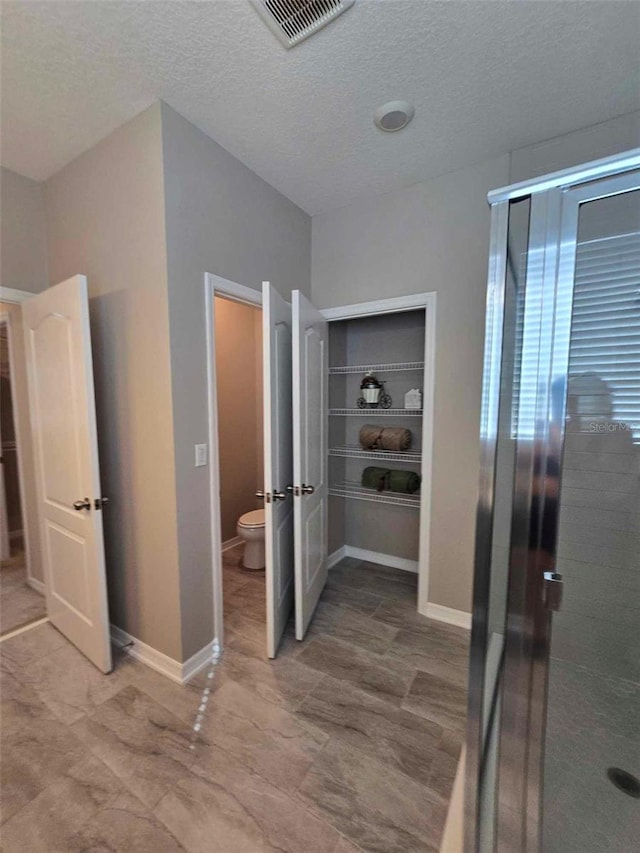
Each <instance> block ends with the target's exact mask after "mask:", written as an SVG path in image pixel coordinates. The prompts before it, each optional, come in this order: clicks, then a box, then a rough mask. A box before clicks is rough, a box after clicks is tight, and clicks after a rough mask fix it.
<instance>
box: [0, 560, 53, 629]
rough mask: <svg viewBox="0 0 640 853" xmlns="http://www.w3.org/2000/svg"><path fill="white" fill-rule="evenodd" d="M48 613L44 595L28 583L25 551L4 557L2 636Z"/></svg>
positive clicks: (0, 572) (0, 589) (0, 610)
mask: <svg viewBox="0 0 640 853" xmlns="http://www.w3.org/2000/svg"><path fill="white" fill-rule="evenodd" d="M46 615H47V605H46V601H45V598H44V596H43V595H40V593H38V592H36V591H35V589H32V588H31V587H30V586H29V585H28V584H27V568H26V566H25V562H24V552H23V551H20V552H19V553H17V554H15V555H12V556H11V558H10V559H9V560H3V561H2V565H1V567H0V636H2V635H4V634H9V633H11V631H15V630H16V629H17V628H21V627H22V626H23V625H28V624H29V623H30V622H37V620H38V619H42V618H44V617H45V616H46Z"/></svg>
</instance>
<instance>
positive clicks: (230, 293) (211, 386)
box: [204, 272, 262, 649]
mask: <svg viewBox="0 0 640 853" xmlns="http://www.w3.org/2000/svg"><path fill="white" fill-rule="evenodd" d="M216 294H220V295H221V296H225V297H227V298H228V299H233V300H235V301H236V302H243V303H245V304H246V305H253V306H255V307H257V308H262V293H261V292H260V291H258V290H254V289H253V288H251V287H246V286H245V285H244V284H237V283H236V282H235V281H230V280H229V279H227V278H221V276H219V275H214V274H213V273H209V272H206V273H205V274H204V301H205V333H206V341H207V410H208V415H209V434H208V439H209V509H210V530H211V575H212V582H213V630H214V637H215V640H216V641H217V643H218V645H219V647H220V649H222V644H223V640H224V619H223V603H222V547H223V542H222V530H221V527H220V511H221V507H220V454H219V448H218V395H217V390H216V340H215V325H214V323H215V312H214V304H215V303H214V299H215V296H216Z"/></svg>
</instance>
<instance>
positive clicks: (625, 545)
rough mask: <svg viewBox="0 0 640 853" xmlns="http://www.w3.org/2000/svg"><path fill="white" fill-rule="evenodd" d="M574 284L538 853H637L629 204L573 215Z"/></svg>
mask: <svg viewBox="0 0 640 853" xmlns="http://www.w3.org/2000/svg"><path fill="white" fill-rule="evenodd" d="M573 284H574V286H573V306H572V313H571V325H570V331H569V371H568V386H567V396H566V419H565V439H564V453H563V458H562V467H561V490H560V500H559V527H558V542H557V561H556V563H557V569H556V570H557V571H558V572H560V573H561V574H562V576H563V584H564V589H563V601H562V607H561V609H560V611H559V612H557V613H555V614H554V616H553V623H552V630H551V647H550V664H549V683H548V695H547V725H546V736H545V765H544V774H543V778H544V797H543V808H542V815H543V826H544V832H543V850H544V853H574V852H575V853H622V851H630V850H635V849H638V845H639V844H640V800H639V799H637V798H636V797H640V783H639V785H638V788H637V789H635V787H634V783H633V778H630V777H635V779H640V192H639V191H634V192H627V193H621V194H618V195H615V196H611V197H608V198H602V199H598V200H596V201H591V202H587V203H585V204H582V205H581V206H580V209H579V219H578V242H577V247H576V254H575V274H574V283H573ZM568 309H569V306H561V310H568ZM615 770H619V771H623V774H630V777H628V776H625V775H621V774H618V775H616V773H615ZM610 777H611V778H610ZM616 782H617V783H618V785H619V786H620V787H616V784H615V783H616ZM625 787H627V788H628V790H627V791H625V790H624V789H625Z"/></svg>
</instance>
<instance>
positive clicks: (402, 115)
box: [373, 101, 416, 133]
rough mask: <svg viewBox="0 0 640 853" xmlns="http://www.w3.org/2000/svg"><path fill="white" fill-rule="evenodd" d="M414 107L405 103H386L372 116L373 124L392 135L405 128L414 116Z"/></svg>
mask: <svg viewBox="0 0 640 853" xmlns="http://www.w3.org/2000/svg"><path fill="white" fill-rule="evenodd" d="M415 112H416V110H415V107H414V106H413V104H409V103H408V102H407V101H387V103H386V104H382V106H381V107H378V109H377V110H376V111H375V113H374V114H373V122H374V124H375V126H376V127H379V128H380V130H384V131H385V132H386V133H394V132H395V131H396V130H402V128H403V127H406V126H407V125H408V124H409V122H410V121H411V119H412V118H413V116H414V115H415Z"/></svg>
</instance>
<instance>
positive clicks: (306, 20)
mask: <svg viewBox="0 0 640 853" xmlns="http://www.w3.org/2000/svg"><path fill="white" fill-rule="evenodd" d="M250 1H251V5H252V6H254V7H255V9H256V11H257V12H258V14H259V15H260V16H261V17H262V18H263V19H264V21H265V22H266V23H267V25H268V26H269V27H270V29H271V30H272V31H273V32H274V33H275V35H276V36H277V37H278V38H279V39H280V41H281V42H282V44H283V45H284V46H285V47H294V46H295V45H296V44H299V43H300V42H301V41H304V39H306V38H309V36H312V35H313V34H314V33H317V32H318V30H321V29H322V27H324V26H326V25H327V24H329V23H331V21H333V19H334V18H337V17H338V15H341V14H342V13H343V12H346V10H347V9H348V8H349V7H350V6H353V4H354V3H355V1H356V0H250Z"/></svg>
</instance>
